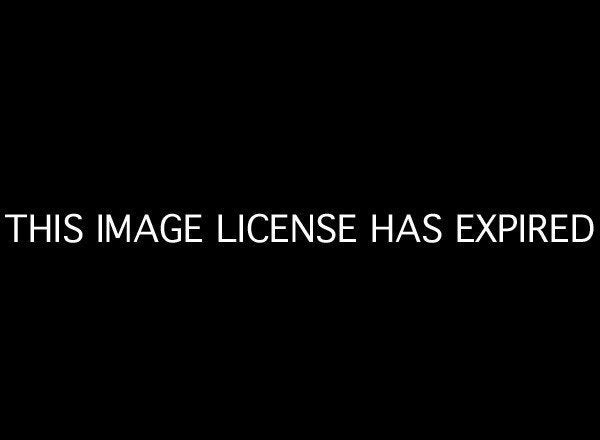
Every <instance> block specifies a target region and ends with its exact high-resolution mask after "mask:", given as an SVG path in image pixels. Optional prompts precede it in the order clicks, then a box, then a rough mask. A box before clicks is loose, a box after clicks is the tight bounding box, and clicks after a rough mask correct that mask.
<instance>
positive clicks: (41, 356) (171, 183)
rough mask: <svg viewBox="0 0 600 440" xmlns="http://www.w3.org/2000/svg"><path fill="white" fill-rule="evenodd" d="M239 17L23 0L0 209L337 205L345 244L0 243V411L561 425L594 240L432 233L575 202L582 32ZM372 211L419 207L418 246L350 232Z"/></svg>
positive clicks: (576, 206) (587, 131) (401, 18)
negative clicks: (7, 400)
mask: <svg viewBox="0 0 600 440" xmlns="http://www.w3.org/2000/svg"><path fill="white" fill-rule="evenodd" d="M52 12H57V11H52ZM153 12H157V11H153ZM163 12H164V11H163ZM247 12H248V14H247V13H246V12H240V11H239V10H237V9H236V11H233V10H232V11H228V12H227V13H225V14H224V15H223V14H221V15H216V14H215V13H214V12H212V11H211V12H207V11H204V12H195V13H193V14H190V15H188V14H186V13H184V12H183V11H180V12H177V13H175V15H173V16H171V15H170V14H169V15H167V14H166V13H165V15H164V16H163V14H162V12H161V14H159V15H160V18H156V16H155V15H152V17H150V16H147V15H146V13H145V12H144V13H141V12H140V11H137V12H136V13H133V14H127V15H126V14H125V13H124V12H122V13H119V14H114V16H112V15H111V16H110V17H107V18H102V19H100V18H99V17H100V15H97V14H100V12H97V13H96V12H95V13H94V14H92V15H85V19H83V18H82V16H78V18H77V19H75V18H74V19H66V22H65V23H63V22H62V21H57V20H50V19H48V16H46V17H45V16H44V14H43V13H41V14H40V16H36V17H35V19H34V18H33V15H36V14H34V13H33V12H32V11H30V12H28V14H26V15H25V16H23V17H24V19H25V20H24V21H19V23H18V24H16V25H15V26H14V29H10V30H8V31H7V39H6V44H5V52H4V55H3V66H4V67H3V70H4V72H3V73H4V74H5V79H4V80H3V85H4V87H3V96H4V99H3V110H4V111H3V124H2V125H3V133H4V136H3V137H4V142H3V156H4V158H3V160H2V173H1V176H2V177H1V179H2V201H1V202H2V205H1V206H2V213H3V214H4V213H5V212H31V213H42V212H43V213H67V212H79V213H83V214H86V215H87V216H89V215H92V214H94V213H96V212H105V211H107V210H110V211H113V212H124V211H131V212H151V213H153V214H155V215H158V214H160V213H163V212H169V211H175V212H179V213H186V212H190V213H202V214H204V215H205V216H206V217H208V218H210V217H211V216H214V215H215V214H216V213H217V212H222V211H229V212H237V211H239V210H243V211H246V212H252V211H256V212H288V213H292V212H294V213H319V212H325V211H328V212H334V213H335V212H356V213H359V215H361V243H360V244H359V245H348V246H342V245H338V246H331V247H326V248H323V247H321V248H317V247H291V246H285V245H283V246H275V245H273V246H268V247H262V248H252V247H244V248H234V249H232V248H227V249H225V248H218V247H216V246H214V245H210V244H207V245H206V246H199V247H175V248H164V247H158V248H154V247H152V246H138V247H129V248H128V247H126V246H124V247H117V248H115V247H111V248H102V247H98V246H95V245H94V244H93V243H88V244H83V245H81V246H76V247H63V246H54V247H53V246H39V247H35V248H31V247H27V246H23V247H20V246H10V245H9V243H8V242H7V240H4V242H3V245H2V254H3V257H5V258H3V263H2V264H3V270H2V273H3V278H4V282H3V284H4V285H5V286H6V287H5V288H3V289H2V291H3V295H2V301H3V303H4V304H3V307H2V311H3V314H4V315H5V319H3V324H4V327H5V331H4V338H3V339H4V341H5V347H6V348H5V355H6V356H5V358H6V362H5V365H7V366H8V367H9V370H10V373H9V374H8V375H7V376H6V382H7V384H8V385H9V386H10V388H11V389H13V388H14V389H15V393H14V394H11V396H14V397H11V404H10V408H11V412H12V413H13V414H15V415H20V416H23V414H31V410H32V409H34V408H35V409H38V410H40V411H39V412H40V413H41V414H45V415H46V417H47V418H45V419H44V420H47V421H46V422H44V423H49V424H52V425H57V426H63V423H67V424H71V423H73V420H74V419H77V420H78V421H83V422H88V423H86V425H87V426H88V427H89V426H99V427H107V426H109V425H112V422H113V421H123V420H128V421H131V420H133V421H134V425H136V426H138V427H148V426H150V427H152V428H153V429H158V426H157V425H160V426H163V427H165V428H166V429H167V430H168V431H171V430H174V429H176V428H180V427H181V426H183V425H184V424H183V422H184V421H191V422H192V423H193V424H201V426H198V427H200V428H202V427H203V426H204V425H203V423H205V420H207V419H208V420H210V421H212V422H213V423H214V422H216V423H217V424H218V425H219V426H221V427H222V429H225V430H230V429H239V428H242V429H251V428H255V427H256V428H261V429H266V428H269V429H273V428H274V427H275V426H276V425H278V424H279V423H281V422H283V423H282V424H283V426H284V427H285V428H286V429H287V430H286V431H282V432H288V431H290V430H291V431H295V430H298V429H306V430H308V432H314V431H313V430H312V429H313V428H312V427H313V426H315V422H317V423H318V422H323V421H328V422H330V423H329V426H330V428H329V429H331V430H332V431H331V432H337V430H340V429H344V428H350V429H357V430H358V429H359V428H363V429H365V430H366V431H365V432H372V431H373V430H375V429H383V428H384V427H386V426H387V425H388V424H389V423H391V424H392V426H395V427H396V428H399V427H400V428H401V427H403V426H407V427H408V425H404V424H403V423H405V422H401V421H402V420H407V419H408V420H410V421H412V422H413V423H416V424H418V425H420V426H421V427H422V428H423V429H426V430H431V429H440V428H441V429H455V428H460V429H465V428H467V427H469V428H471V429H473V428H474V427H475V425H477V424H478V423H481V422H483V425H484V426H485V427H486V428H487V429H488V430H490V429H491V430H497V429H507V430H509V432H512V431H510V430H511V429H512V428H511V427H512V426H514V423H515V422H522V421H525V420H528V421H532V420H533V421H534V423H532V424H531V426H532V428H533V429H540V427H548V426H551V427H553V428H556V429H557V428H558V426H557V425H559V424H560V425H561V426H563V427H566V428H568V429H573V424H572V423H573V419H572V418H571V416H572V415H573V414H576V415H577V417H578V418H579V420H580V421H581V420H583V419H584V418H585V417H586V414H588V411H589V409H586V408H587V405H586V403H585V402H586V396H589V395H590V394H591V393H592V390H593V389H595V388H594V385H593V381H592V375H591V372H592V371H593V369H594V366H595V365H596V364H595V363H594V362H592V359H593V356H592V355H593V348H594V347H593V341H594V339H595V338H596V336H597V327H598V326H597V322H596V320H595V314H596V310H597V304H596V301H595V299H594V297H593V295H594V293H595V290H597V289H596V287H595V284H594V283H593V281H595V279H594V269H595V266H596V262H597V253H596V247H597V238H595V239H594V242H593V243H590V244H587V245H560V244H559V245H552V246H544V245H541V246H522V245H521V246H518V245H515V244H508V245H506V246H486V245H482V246H460V245H458V244H456V243H455V242H454V241H455V240H454V238H455V236H454V225H453V218H454V216H455V215H456V214H457V213H460V212H477V213H487V214H490V213H512V214H518V213H530V212H531V213H545V214H549V213H585V214H588V215H592V216H593V217H594V218H595V220H596V221H597V212H598V211H597V208H596V207H595V205H596V203H595V200H596V199H595V195H594V193H593V188H594V187H595V186H596V184H595V180H596V179H595V178H594V177H595V174H594V161H593V159H592V154H593V152H592V147H593V146H594V145H596V144H597V135H596V133H595V130H594V128H595V121H596V118H597V108H596V107H595V102H596V101H597V85H596V84H595V82H594V81H593V78H595V77H597V69H596V68H595V66H594V65H593V54H594V52H593V49H594V47H593V46H592V44H591V43H592V40H591V39H589V38H590V36H589V35H588V33H591V32H592V29H591V28H589V27H588V26H587V25H586V24H585V23H584V22H583V21H582V19H581V18H580V17H575V18H569V17H567V16H566V15H565V16H563V17H561V19H560V20H559V21H556V19H553V20H550V19H549V18H543V17H542V16H541V15H540V14H539V13H536V14H532V15H527V17H526V18H524V17H525V13H524V11H521V13H520V14H516V15H514V16H513V15H510V14H509V16H506V15H504V14H500V11H496V12H494V13H487V12H483V11H481V13H480V15H477V13H476V12H475V11H469V14H466V11H445V12H441V11H427V12H425V13H420V14H416V13H414V12H412V11H404V12H397V11H395V12H393V13H392V12H385V11H380V12H376V13H374V14H371V13H369V14H367V13H366V11H353V12H354V14H351V15H347V14H346V13H344V14H338V13H332V14H328V15H327V17H326V18H325V14H324V11H321V13H319V14H308V16H307V15H306V14H303V13H301V11H295V12H293V13H284V12H283V11H281V12H280V13H276V12H275V11H272V10H270V11H269V13H268V14H267V13H266V12H265V11H262V12H261V11H255V10H253V11H247ZM305 12H306V11H305ZM338 12H339V11H338ZM446 12H448V13H449V12H453V13H454V15H446ZM538 12H539V11H538ZM69 13H70V14H73V13H74V12H73V11H70V12H69ZM250 13H253V14H251V15H249V14H250ZM75 14H76V13H75ZM278 14H280V15H278ZM470 14H474V15H470ZM184 16H185V18H184ZM69 17H70V15H69ZM102 17H104V15H102ZM257 17H259V18H260V19H259V18H257ZM517 17H518V18H517ZM63 18H65V16H64V15H63ZM375 212H376V213H380V214H387V213H395V214H405V213H413V214H423V213H428V212H438V213H440V214H441V215H443V217H444V219H445V220H446V221H447V225H448V227H447V228H445V229H444V233H445V238H444V241H443V243H441V244H440V245H438V246H420V247H417V246H413V245H411V244H410V243H407V244H406V245H401V246H394V247H377V248H376V247H374V246H371V245H369V244H368V238H369V234H368V229H367V228H366V225H368V223H364V221H365V220H368V218H369V215H370V214H371V213H375ZM363 229H366V232H365V231H363ZM3 233H5V231H3ZM4 237H6V235H4ZM54 411H56V412H58V413H61V414H63V416H62V417H54V416H52V414H53V412H54ZM36 413H38V412H36ZM40 417H41V416H40ZM173 417H174V418H173ZM40 420H41V419H40ZM92 423H93V424H92ZM578 425H579V423H578ZM48 426H50V425H48ZM133 429H139V428H135V427H134V428H133Z"/></svg>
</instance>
